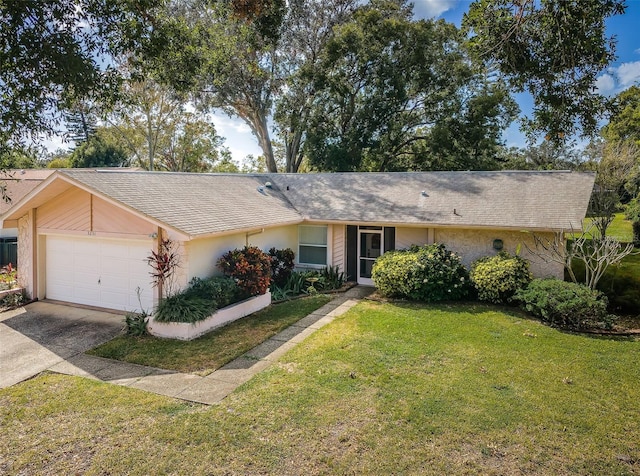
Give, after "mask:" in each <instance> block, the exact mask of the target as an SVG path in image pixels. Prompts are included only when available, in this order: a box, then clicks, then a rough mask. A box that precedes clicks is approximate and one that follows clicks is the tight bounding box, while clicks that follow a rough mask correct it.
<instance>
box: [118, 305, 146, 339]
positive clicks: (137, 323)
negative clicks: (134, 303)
mask: <svg viewBox="0 0 640 476" xmlns="http://www.w3.org/2000/svg"><path fill="white" fill-rule="evenodd" d="M148 320H149V315H148V314H147V313H146V312H144V311H143V312H128V313H127V314H125V316H124V325H125V328H126V331H127V335H130V336H136V337H141V336H144V335H147V321H148Z"/></svg>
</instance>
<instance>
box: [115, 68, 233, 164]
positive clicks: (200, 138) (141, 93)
mask: <svg viewBox="0 0 640 476" xmlns="http://www.w3.org/2000/svg"><path fill="white" fill-rule="evenodd" d="M188 107H189V104H188V101H187V98H186V96H185V95H184V94H180V93H177V92H176V91H174V90H172V89H171V88H169V87H167V86H163V85H161V84H159V83H157V82H155V81H153V80H150V79H148V80H144V81H142V80H138V81H136V80H132V81H130V82H128V83H127V84H126V86H125V88H124V92H123V100H122V102H120V103H119V107H118V108H117V112H113V113H111V114H109V115H108V116H107V121H108V123H109V124H110V125H111V127H110V131H111V133H112V134H113V135H114V137H115V138H116V139H117V140H119V141H120V142H122V144H123V146H124V147H125V148H126V149H127V150H128V151H129V154H130V155H131V156H132V157H133V158H134V159H135V163H137V164H138V165H139V166H141V167H144V168H146V169H148V170H155V169H158V170H169V171H180V172H210V171H213V170H215V169H216V168H217V167H221V168H223V169H226V170H233V165H234V164H233V163H232V162H231V159H230V157H229V153H228V151H226V149H225V148H224V146H223V143H224V139H223V138H222V137H220V136H218V135H217V133H216V129H215V127H214V126H213V125H212V124H211V123H210V122H209V121H207V120H206V118H205V116H204V115H203V114H202V113H199V112H197V111H194V112H189V111H187V108H188Z"/></svg>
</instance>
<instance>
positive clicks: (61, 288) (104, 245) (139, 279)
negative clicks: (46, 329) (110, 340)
mask: <svg viewBox="0 0 640 476" xmlns="http://www.w3.org/2000/svg"><path fill="white" fill-rule="evenodd" d="M152 247H153V242H152V241H151V240H148V241H147V240H111V239H104V238H84V237H76V236H55V235H47V237H46V260H45V261H46V270H45V273H46V280H45V282H46V289H45V297H46V298H48V299H55V300H58V301H67V302H73V303H77V304H87V305H91V306H97V307H104V308H108V309H116V310H120V311H122V310H124V311H136V310H138V311H139V310H141V309H140V307H141V304H140V302H138V296H137V293H136V289H137V288H138V287H139V288H140V289H141V294H140V301H142V308H143V309H144V310H145V311H149V312H151V311H153V286H152V284H151V276H150V274H149V271H150V267H149V264H148V262H147V256H149V255H150V254H151V249H152Z"/></svg>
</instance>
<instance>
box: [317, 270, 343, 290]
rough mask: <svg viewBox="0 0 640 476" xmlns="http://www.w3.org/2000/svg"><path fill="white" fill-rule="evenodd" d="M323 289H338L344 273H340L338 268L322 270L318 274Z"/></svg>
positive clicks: (341, 283)
mask: <svg viewBox="0 0 640 476" xmlns="http://www.w3.org/2000/svg"><path fill="white" fill-rule="evenodd" d="M319 278H320V281H321V282H322V285H323V289H325V290H327V291H328V290H330V289H340V288H341V287H342V285H343V284H344V272H342V271H340V267H339V266H331V265H329V266H327V267H325V268H322V270H321V271H320V274H319Z"/></svg>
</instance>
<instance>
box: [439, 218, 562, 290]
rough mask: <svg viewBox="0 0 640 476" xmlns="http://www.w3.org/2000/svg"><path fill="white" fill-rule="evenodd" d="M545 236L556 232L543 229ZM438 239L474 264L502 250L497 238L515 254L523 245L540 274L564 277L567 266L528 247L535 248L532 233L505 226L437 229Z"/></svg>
mask: <svg viewBox="0 0 640 476" xmlns="http://www.w3.org/2000/svg"><path fill="white" fill-rule="evenodd" d="M539 235H540V236H541V237H545V238H547V237H548V238H552V237H553V234H552V233H539ZM434 239H435V241H436V242H437V243H444V244H445V245H446V246H447V248H448V249H450V250H452V251H455V252H456V253H458V254H459V255H460V257H461V258H462V262H463V263H464V265H465V266H467V267H470V266H471V263H473V262H474V261H475V260H477V259H478V258H481V257H483V256H493V255H495V254H497V253H498V251H497V250H495V249H493V241H494V240H495V239H500V240H502V241H503V244H504V250H505V251H508V252H509V253H511V254H514V253H515V252H516V250H517V248H518V246H520V256H522V257H523V258H525V259H527V260H529V261H530V263H531V272H532V273H533V275H534V276H535V277H537V278H544V277H550V276H553V277H555V278H558V279H563V277H564V268H563V266H562V265H561V264H558V263H545V262H544V261H543V260H541V259H540V258H538V257H536V256H535V255H532V254H531V253H529V251H528V250H527V246H528V247H529V249H533V248H534V243H533V238H532V236H531V234H530V233H526V232H519V231H501V230H470V229H450V228H440V229H435V233H434Z"/></svg>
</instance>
